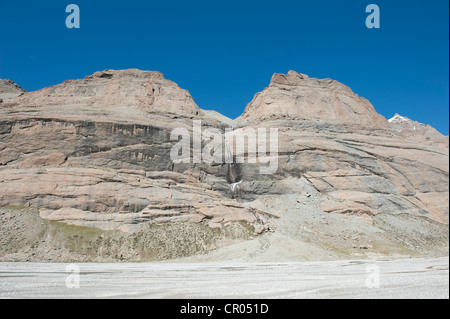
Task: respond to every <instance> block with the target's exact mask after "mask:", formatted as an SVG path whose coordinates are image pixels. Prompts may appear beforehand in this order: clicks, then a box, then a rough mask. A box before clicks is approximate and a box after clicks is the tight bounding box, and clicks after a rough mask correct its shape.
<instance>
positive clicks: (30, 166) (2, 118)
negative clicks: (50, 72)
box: [0, 70, 449, 260]
mask: <svg viewBox="0 0 450 319" xmlns="http://www.w3.org/2000/svg"><path fill="white" fill-rule="evenodd" d="M20 94H21V95H20V96H13V97H10V98H6V99H4V100H3V102H2V103H1V104H0V207H1V206H11V207H28V206H30V207H33V208H36V209H38V211H39V216H40V217H39V218H41V219H42V220H44V221H46V222H48V221H56V222H60V223H64V224H68V225H74V227H89V228H92V227H94V228H97V229H100V230H101V231H102V232H120V233H124V234H129V235H120V236H119V235H117V236H119V237H120V238H119V237H117V236H116V235H114V236H115V237H114V240H118V242H117V245H118V246H121V245H122V244H123V243H126V246H127V247H132V246H133V245H132V242H130V238H136V236H137V235H136V234H140V235H139V236H141V235H142V236H150V235H149V233H147V230H145V231H144V230H143V227H144V228H145V227H148V225H159V226H161V225H166V226H170V225H183V224H189V225H203V226H205V227H206V228H207V229H213V230H220V232H214V231H213V232H210V231H206V233H207V234H208V236H209V237H208V238H214V240H213V242H214V245H209V244H208V243H207V242H206V241H205V239H204V238H203V239H202V240H199V241H197V243H198V242H201V243H202V244H201V245H200V246H201V247H202V248H201V249H200V248H199V249H197V250H195V251H190V252H189V254H194V253H196V252H206V251H208V250H209V249H216V248H219V247H221V246H223V245H225V244H227V243H228V244H229V243H230V240H231V241H233V240H236V239H239V240H242V239H244V238H246V239H248V238H250V237H252V236H256V234H260V235H259V236H260V237H259V238H260V239H261V243H262V246H261V247H259V248H258V249H257V250H256V251H255V252H254V253H251V255H252V256H254V255H255V256H256V255H261V254H263V255H264V252H265V251H266V248H267V247H268V246H270V245H273V246H272V247H278V246H276V245H281V244H280V243H286V242H289V243H291V244H289V245H290V246H289V247H291V248H292V249H293V250H295V249H296V248H294V247H297V246H295V245H294V244H293V243H296V242H298V241H302V240H304V241H305V242H308V243H318V244H320V245H322V246H321V247H322V248H320V250H321V251H323V249H324V248H323V245H325V246H326V247H333V248H335V249H339V250H340V251H341V250H342V251H347V252H348V254H350V255H354V254H355V253H358V254H359V253H360V249H359V248H358V247H378V248H377V249H379V250H377V251H376V252H377V253H381V251H388V252H390V251H393V250H395V249H397V248H395V247H399V246H401V245H403V246H405V247H404V248H402V252H401V253H402V254H403V253H405V252H411V251H414V252H415V253H418V254H425V253H426V252H427V251H428V252H436V254H442V251H445V250H446V249H447V250H448V236H447V237H446V236H445V234H446V233H448V225H447V224H448V221H449V220H448V218H449V217H448V212H449V186H448V178H449V175H448V173H449V164H448V160H449V147H448V142H447V143H442V142H441V141H440V140H439V141H438V142H436V140H435V138H432V139H431V140H428V139H427V138H426V137H425V138H416V137H415V136H414V135H413V134H410V133H405V132H407V131H406V129H405V125H403V124H402V130H400V131H399V128H398V127H397V126H396V125H397V124H396V123H395V121H391V123H390V122H388V121H386V119H385V118H384V117H382V116H381V115H379V114H378V113H376V111H375V109H374V107H373V106H372V105H371V104H370V102H368V101H367V100H366V99H364V98H362V97H359V96H358V95H356V94H355V93H353V92H352V91H351V89H350V88H348V87H346V86H345V85H343V84H341V83H339V82H336V81H333V80H329V79H326V80H319V79H313V78H309V77H308V76H306V75H303V74H300V73H296V72H293V71H290V72H289V73H288V74H287V75H282V74H275V75H274V76H273V77H272V81H271V83H270V85H269V87H268V88H266V89H264V91H262V92H261V93H258V94H256V95H255V98H254V99H253V101H252V102H250V103H249V104H248V105H247V107H246V109H245V111H244V113H243V115H242V116H241V117H239V118H238V119H236V120H231V119H227V118H225V117H223V116H221V115H220V114H217V113H216V112H213V111H204V110H201V109H200V108H198V106H197V105H196V104H195V102H194V100H193V99H192V97H191V96H190V94H189V93H188V92H187V91H185V90H183V89H181V88H179V87H178V86H177V85H176V84H175V83H173V82H171V81H169V80H166V79H164V76H163V75H162V74H161V73H159V72H150V71H140V70H122V71H113V70H106V71H103V72H96V73H95V74H93V75H91V76H88V77H86V78H85V79H80V80H70V81H66V82H64V83H62V84H60V85H57V86H54V87H49V88H45V89H42V90H39V91H36V92H29V93H28V92H22V93H20ZM193 120H201V121H202V124H203V130H206V129H216V130H217V131H218V132H219V133H224V132H225V129H227V128H230V127H232V128H233V129H234V130H235V132H236V133H237V134H245V133H246V131H248V130H250V129H255V130H257V129H258V128H266V129H270V128H275V129H277V132H278V136H277V139H278V153H277V154H276V155H277V156H276V158H277V170H276V171H275V172H272V173H271V174H261V173H260V170H259V168H260V167H261V166H262V165H264V164H263V163H247V162H246V163H234V162H233V164H232V165H231V164H230V163H213V164H206V163H202V162H201V163H193V162H192V161H191V162H189V163H174V162H173V161H172V160H171V157H170V152H171V149H172V147H173V145H174V143H176V142H177V140H173V139H172V138H171V133H172V132H173V130H174V129H183V130H185V131H186V132H188V133H189V134H190V136H193V131H194V128H193ZM408 127H409V126H408ZM417 127H421V126H419V125H417V126H416V128H417ZM408 130H409V129H408ZM427 130H431V129H427ZM416 131H417V130H416ZM416 131H415V132H416ZM408 132H409V131H408ZM422 135H425V136H429V134H428V133H423V134H422ZM447 141H448V140H447ZM206 142H207V141H205V140H203V142H202V146H204V145H205V143H206ZM270 143H272V141H271V142H270ZM193 144H194V142H192V141H191V142H189V144H188V145H189V147H190V151H191V154H192V150H193V148H194V145H193ZM222 151H223V153H225V152H226V151H227V150H226V149H225V148H223V149H222ZM245 155H246V156H248V155H249V154H248V153H246V154H245ZM231 168H232V170H231ZM237 173H238V174H237ZM230 174H231V175H233V176H238V177H239V178H238V179H236V178H230V176H231V175H230ZM29 209H31V208H29ZM10 214H11V213H10V212H8V213H6V214H5V216H9V215H10ZM22 215H23V216H25V217H23V220H36V218H35V217H33V218H31V219H30V218H29V217H26V216H28V215H26V214H25V213H23V214H19V216H22ZM8 218H9V217H8ZM8 220H9V219H8ZM399 220H401V223H400V222H399ZM8 223H9V222H8ZM8 223H6V222H5V225H9V224H8ZM236 223H237V224H236ZM399 224H402V225H403V226H402V227H403V228H402V227H399ZM11 225H12V224H11ZM233 225H234V226H233ZM236 225H238V226H236ZM242 225H244V226H242ZM417 225H420V227H421V229H422V230H421V231H422V232H423V235H421V236H422V237H421V238H422V239H421V240H420V241H417V240H416V241H415V240H414V237H415V236H414V234H413V233H414V229H416V228H417ZM203 226H202V227H203ZM5 227H6V226H5ZM8 227H9V226H8ZM11 227H13V226H11ZM46 227H47V226H46ZM52 227H53V226H52ZM52 227H50V226H49V228H46V230H45V231H44V230H43V231H42V234H47V233H46V232H47V231H49V230H48V229H53V228H52ZM177 227H179V228H176V229H182V228H183V226H177ZM230 227H231V228H230ZM446 227H447V228H446ZM5 229H6V230H5V232H8V234H9V233H10V232H11V233H13V232H12V231H10V229H9V228H5ZM58 229H59V228H58ZM145 229H147V228H145ZM174 229H175V228H174ZM189 229H199V228H196V227H194V228H189ZM229 229H233V231H232V232H231V233H233V234H232V235H230V234H231V233H230V231H228V230H229ZM236 229H237V230H239V231H238V232H241V233H240V234H239V233H236ZM446 229H447V231H446ZM269 230H271V231H273V230H275V235H274V236H271V235H270V234H271V232H270V231H269ZM51 232H53V230H52V231H51ZM51 232H50V233H51ZM174 232H177V231H174ZM202 232H203V230H202ZM206 233H205V234H206ZM52 234H53V233H52ZM108 234H111V233H108ZM108 234H106V235H105V233H102V234H101V235H98V236H99V237H96V238H95V240H94V239H92V238H91V239H89V247H91V248H89V249H94V248H92V247H97V248H98V247H102V248H101V249H106V248H105V247H106V246H107V244H105V243H104V242H103V241H104V240H105V239H104V238H111V236H110V235H108ZM158 234H160V233H159V232H158ZM184 234H185V235H186V236H198V234H197V235H195V234H192V233H184ZM436 234H439V236H437V235H436ZM443 234H444V235H443ZM46 236H47V235H46ZM48 236H50V237H51V238H58V241H59V240H60V238H61V236H62V235H61V234H59V235H58V236H53V235H51V234H50V235H48ZM127 236H131V237H127ZM133 236H134V237H133ZM214 236H215V237H214ZM227 236H228V237H227ZM230 236H231V237H230ZM280 236H281V237H280ZM50 237H49V238H50ZM77 238H78V237H77ZM430 238H431V239H430ZM78 239H79V238H78ZM78 239H77V240H78ZM262 239H264V240H262ZM36 240H37V242H36V243H34V244H32V245H33V247H34V246H36V245H37V246H38V247H41V250H42V251H47V248H48V243H47V244H46V245H47V246H42V245H43V244H42V242H41V241H39V239H36ZM55 240H56V239H55ZM136 240H137V239H136ZM166 240H167V241H170V240H171V239H170V238H166ZM177 240H182V239H180V238H177ZM189 240H190V241H189V242H193V241H192V238H189ZM97 241H100V242H102V243H103V244H100V245H98V242H97ZM17 242H26V241H23V240H17ZM305 242H303V244H302V245H299V246H298V247H304V245H305ZM152 243H153V244H154V243H155V242H154V241H148V242H146V245H150V246H151V245H153V244H152ZM160 244H161V243H159V244H158V245H160ZM30 245H31V244H30ZM80 245H81V244H79V243H78V244H76V245H75V246H76V247H79V246H80ZM83 245H84V244H83ZM86 245H87V244H86ZM92 245H93V246H92ZM123 245H125V244H123ZM283 245H284V244H283ZM283 245H281V246H279V247H282V246H283ZM446 245H447V246H446ZM72 246H73V245H71V246H70V247H72ZM176 246H177V245H171V246H170V247H172V248H171V249H175V248H174V247H176ZM197 246H198V245H197ZM83 247H84V246H83ZM158 247H160V246H158ZM283 247H284V246H283ZM355 247H356V248H355ZM379 247H383V249H381V248H379ZM386 247H387V248H386ZM72 248H73V247H72ZM291 248H290V250H292V249H291ZM316 248H317V247H316ZM316 248H311V247H310V248H308V249H309V250H308V251H311V252H312V251H315V249H316ZM8 249H9V250H8V253H9V254H11V250H13V248H11V247H9V248H8ZM61 249H63V248H61ZM86 249H87V248H86ZM98 249H100V248H98ZM146 249H147V248H146ZM149 249H150V248H149ZM158 249H159V251H161V249H162V248H158ZM283 249H284V248H283ZM298 249H300V248H298ZM302 249H303V248H302ZM374 249H375V248H374ZM66 250H67V247H64V251H66ZM368 250H369V252H370V251H371V250H370V249H368ZM23 251H24V253H25V252H31V251H32V249H31V248H30V247H28V248H23ZM83 251H84V250H83ZM86 251H87V250H86ZM268 251H270V249H269V250H268ZM84 252H85V251H84ZM90 253H92V252H90ZM141 253H142V250H139V251H137V250H133V249H132V248H129V249H127V250H126V255H127V256H129V258H128V259H127V260H147V259H148V258H150V259H161V258H166V257H167V256H172V257H173V256H179V254H178V252H177V253H174V254H170V253H167V254H164V256H163V255H161V254H159V255H155V254H151V253H149V252H148V251H147V250H146V252H145V256H152V257H148V258H147V257H143V255H141ZM374 253H375V252H374ZM3 254H5V252H3ZM136 254H137V255H136ZM283 254H285V253H283ZM120 255H121V254H120ZM322 255H326V254H322ZM1 256H2V251H0V258H2V257H1ZM8 256H9V255H8ZM11 256H12V255H11ZM14 256H16V257H14V258H12V257H11V258H12V259H14V260H17V259H19V260H20V259H21V257H20V256H21V255H14ZM17 256H19V257H17ZM44 256H46V255H45V253H44ZM83 256H84V255H83ZM89 256H90V255H89ZM98 256H100V254H99V255H98ZM102 256H103V255H102ZM118 256H119V255H118ZM133 256H134V257H133ZM295 256H305V255H304V252H299V253H298V254H296V255H295ZM333 256H334V255H333ZM358 256H359V255H358ZM47 257H48V256H47ZM343 257H344V258H349V255H345V256H343ZM80 258H81V259H82V260H86V258H88V257H86V258H85V257H80ZM89 258H90V257H89ZM89 258H88V260H89ZM118 258H119V257H118ZM146 258H147V259H146ZM296 258H297V257H296ZM302 258H303V257H302ZM305 258H306V257H305ZM307 258H308V259H309V257H307ZM273 259H275V258H272V259H271V260H273ZM312 259H314V258H312ZM38 260H39V259H38ZM96 260H97V259H96ZM102 260H103V259H102Z"/></svg>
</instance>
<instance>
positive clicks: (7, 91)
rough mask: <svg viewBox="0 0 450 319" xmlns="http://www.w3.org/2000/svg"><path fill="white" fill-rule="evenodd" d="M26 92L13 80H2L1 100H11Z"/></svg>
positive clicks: (0, 81)
mask: <svg viewBox="0 0 450 319" xmlns="http://www.w3.org/2000/svg"><path fill="white" fill-rule="evenodd" d="M24 92H26V91H25V90H24V89H22V88H21V87H20V86H19V85H18V84H16V83H14V82H13V81H11V80H2V79H0V99H4V98H11V97H15V96H18V95H20V94H22V93H24Z"/></svg>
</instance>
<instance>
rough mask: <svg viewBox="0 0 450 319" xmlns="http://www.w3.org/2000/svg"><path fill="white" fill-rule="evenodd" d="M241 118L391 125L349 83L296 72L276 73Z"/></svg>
mask: <svg viewBox="0 0 450 319" xmlns="http://www.w3.org/2000/svg"><path fill="white" fill-rule="evenodd" d="M240 119H243V120H246V121H261V120H268V119H297V120H322V121H324V122H329V123H337V124H360V125H370V126H380V127H388V125H389V124H388V123H387V122H386V119H385V118H384V117H383V116H382V115H380V114H378V113H377V112H376V111H375V109H374V107H373V105H372V104H371V103H370V102H369V101H368V100H367V99H365V98H363V97H360V96H358V95H357V94H355V93H354V92H353V91H352V90H351V89H350V88H349V87H348V86H346V85H344V84H342V83H340V82H338V81H335V80H332V79H329V78H327V79H317V78H311V77H309V76H308V75H306V74H302V73H298V72H295V71H289V72H288V73H287V74H278V73H275V74H274V75H273V76H272V79H271V82H270V84H269V86H268V87H266V88H265V89H264V90H263V91H262V92H259V93H257V94H256V95H255V97H254V99H253V100H252V101H251V102H250V103H249V104H248V105H247V107H246V108H245V111H244V113H243V114H242V115H241V117H240Z"/></svg>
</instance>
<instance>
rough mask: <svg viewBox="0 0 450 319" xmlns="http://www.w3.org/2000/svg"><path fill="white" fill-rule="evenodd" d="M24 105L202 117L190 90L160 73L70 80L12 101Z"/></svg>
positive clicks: (105, 73) (112, 74) (102, 74)
mask: <svg viewBox="0 0 450 319" xmlns="http://www.w3.org/2000/svg"><path fill="white" fill-rule="evenodd" d="M9 102H10V104H12V105H20V106H33V107H42V106H58V107H60V106H63V105H86V106H96V107H99V108H111V107H117V106H127V107H133V108H135V109H139V110H142V111H144V112H146V113H164V114H166V115H169V114H172V115H177V116H183V115H185V116H193V115H198V114H199V111H200V109H199V108H198V106H197V105H196V104H195V102H194V100H193V98H192V97H191V95H190V94H189V92H187V91H186V90H183V89H181V88H179V87H178V85H177V84H175V83H174V82H172V81H169V80H166V79H165V78H164V75H163V74H162V73H160V72H151V71H141V70H136V69H129V70H120V71H115V70H105V71H101V72H95V73H94V74H93V75H90V76H87V77H86V78H84V79H80V80H68V81H65V82H64V83H62V84H59V85H56V86H52V87H48V88H45V89H42V90H39V91H36V92H31V93H29V94H26V95H23V96H20V97H18V98H16V99H12V100H11V101H9Z"/></svg>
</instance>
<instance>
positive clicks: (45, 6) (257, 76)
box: [0, 0, 449, 135]
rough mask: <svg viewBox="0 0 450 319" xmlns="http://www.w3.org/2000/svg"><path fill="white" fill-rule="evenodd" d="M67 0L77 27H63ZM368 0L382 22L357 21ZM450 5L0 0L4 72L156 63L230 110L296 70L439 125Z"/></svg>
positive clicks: (207, 105)
mask: <svg viewBox="0 0 450 319" xmlns="http://www.w3.org/2000/svg"><path fill="white" fill-rule="evenodd" d="M70 3H75V4H78V5H79V7H80V9H81V28H80V29H76V30H75V29H67V28H66V26H65V20H66V17H67V15H68V14H67V13H66V12H65V8H66V6H67V5H68V4H70ZM370 3H375V4H378V5H379V7H380V10H381V29H368V28H366V26H365V19H366V16H367V13H365V8H366V6H367V5H368V4H370ZM448 11H449V1H448V0H428V1H417V0H395V1H393V0H364V1H363V0H340V1H336V0H314V1H313V0H295V1H287V0H277V1H274V0H272V1H266V0H259V1H246V0H240V1H235V0H227V1H215V0H208V1H197V0H190V1H187V0H179V1H175V0H164V1H163V0H160V1H153V0H143V1H137V0H127V1H112V0H109V1H105V0H95V1H94V0H68V1H65V0H54V1H35V0H34V1H7V0H0V78H8V79H11V80H13V81H15V82H17V83H18V84H20V85H21V86H22V87H23V88H25V89H26V90H29V91H32V90H37V89H40V88H43V87H46V86H50V85H54V84H58V83H61V82H63V81H64V80H66V79H74V78H83V77H85V76H86V75H90V74H92V73H94V72H95V71H98V70H104V69H125V68H139V69H143V70H157V71H161V72H162V73H164V74H165V76H166V78H168V79H170V80H173V81H175V82H176V83H178V85H180V86H181V87H182V88H184V89H187V90H189V91H190V93H191V94H192V96H193V97H194V99H195V101H196V102H197V104H198V105H199V106H200V107H201V108H204V109H215V110H217V111H219V112H221V113H223V114H225V115H227V116H229V117H232V118H234V117H237V116H239V115H240V114H241V113H242V112H243V110H244V108H245V105H246V104H247V103H248V102H250V101H251V99H252V98H253V95H254V94H255V93H256V92H259V91H261V90H263V89H264V87H266V86H267V85H268V84H269V81H270V78H271V76H272V74H273V73H275V72H276V73H287V72H288V71H289V70H295V71H298V72H301V73H306V74H308V75H309V76H312V77H319V78H327V77H329V78H333V79H335V80H338V81H340V82H342V83H344V84H346V85H348V86H350V87H351V88H352V89H353V91H355V92H356V93H358V94H359V95H361V96H364V97H366V98H367V99H369V100H370V101H371V102H372V104H374V106H375V108H376V110H377V111H378V112H379V113H381V114H383V115H384V116H385V117H387V118H390V117H391V116H393V115H394V113H400V114H402V115H404V116H408V117H410V118H411V119H414V120H418V121H420V122H422V123H425V124H431V125H432V126H434V127H435V128H437V129H438V130H439V131H441V132H442V133H443V134H445V135H447V134H449V89H448V86H449V61H448V58H449V39H448V38H449V16H448Z"/></svg>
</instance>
